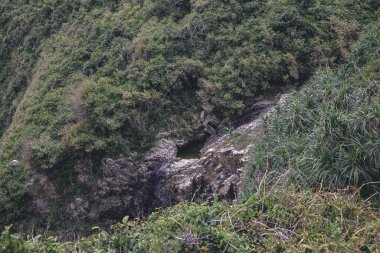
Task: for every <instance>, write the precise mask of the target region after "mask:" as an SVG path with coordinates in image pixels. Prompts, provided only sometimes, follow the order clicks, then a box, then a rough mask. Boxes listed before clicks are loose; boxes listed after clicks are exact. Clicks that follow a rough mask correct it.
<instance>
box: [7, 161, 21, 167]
mask: <svg viewBox="0 0 380 253" xmlns="http://www.w3.org/2000/svg"><path fill="white" fill-rule="evenodd" d="M9 166H11V167H12V168H16V167H17V166H20V162H19V161H18V160H13V161H12V162H10V163H9Z"/></svg>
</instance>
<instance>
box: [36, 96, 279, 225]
mask: <svg viewBox="0 0 380 253" xmlns="http://www.w3.org/2000/svg"><path fill="white" fill-rule="evenodd" d="M284 99H285V96H283V97H282V98H281V99H280V100H279V104H281V103H283V101H284ZM274 111H275V107H274V106H273V102H272V101H263V102H260V103H256V104H255V105H254V106H253V107H252V108H251V111H250V113H251V115H249V116H247V115H246V118H245V119H242V120H241V121H240V122H238V123H239V124H240V123H242V122H243V121H246V120H247V119H248V121H247V122H245V123H244V124H240V125H239V124H238V125H239V126H238V127H235V128H234V129H233V131H231V132H229V133H223V132H220V131H219V132H218V131H217V130H216V129H218V124H220V121H219V120H218V119H217V118H215V117H214V116H210V115H206V113H202V115H201V118H202V119H203V124H204V126H205V128H206V130H207V129H208V130H207V131H208V132H209V134H210V135H211V137H210V138H209V139H208V141H207V142H206V145H204V147H203V148H202V149H201V152H200V157H199V158H197V159H180V158H177V157H176V156H177V152H178V146H179V143H178V141H175V140H171V139H168V138H170V136H171V134H170V133H169V132H162V133H160V134H159V135H158V137H162V138H163V139H161V140H159V141H158V142H157V144H156V145H155V146H154V147H153V148H152V149H151V150H150V151H149V152H147V154H146V155H145V158H144V162H143V163H142V164H140V165H137V164H135V163H134V162H133V160H132V159H130V158H125V157H123V156H120V157H119V158H117V159H111V158H107V159H103V160H102V161H98V162H100V166H98V169H97V171H93V168H94V165H93V161H92V160H91V159H90V158H83V159H81V161H80V162H79V163H78V164H77V165H76V166H74V172H75V173H74V174H75V175H74V176H73V179H74V180H75V181H76V182H77V183H78V184H79V186H81V187H86V188H87V189H88V190H87V191H86V192H88V194H87V195H86V196H80V197H75V198H74V199H73V200H71V201H70V202H68V203H67V204H65V205H64V208H63V210H62V211H63V212H62V214H61V215H62V216H63V217H64V218H67V219H69V220H73V221H79V220H85V219H92V220H100V219H102V218H106V219H120V218H121V217H123V216H124V215H126V214H127V215H130V216H132V217H139V216H144V215H146V214H148V213H149V212H151V211H153V210H154V209H155V208H157V207H162V206H171V205H173V204H175V203H178V202H182V201H196V202H204V201H212V200H213V199H214V197H215V196H217V197H218V199H219V200H222V201H230V200H233V199H235V198H236V196H237V195H238V191H239V185H240V179H241V177H242V174H243V172H244V166H245V164H246V162H247V160H248V157H249V152H250V150H252V148H254V143H255V139H254V138H256V137H260V135H261V125H262V122H263V118H264V117H267V116H269V115H271V114H272V113H273V112H274ZM219 128H220V127H219ZM135 156H136V155H135ZM30 184H31V185H32V186H33V187H30V189H31V191H30V192H29V195H30V196H31V198H32V199H33V201H32V210H34V211H35V212H38V213H40V214H47V213H51V212H52V203H53V201H54V198H55V197H56V196H57V194H56V192H55V189H54V187H53V184H52V183H51V182H50V181H49V179H48V177H47V176H45V175H40V174H34V175H33V177H32V180H31V182H30Z"/></svg>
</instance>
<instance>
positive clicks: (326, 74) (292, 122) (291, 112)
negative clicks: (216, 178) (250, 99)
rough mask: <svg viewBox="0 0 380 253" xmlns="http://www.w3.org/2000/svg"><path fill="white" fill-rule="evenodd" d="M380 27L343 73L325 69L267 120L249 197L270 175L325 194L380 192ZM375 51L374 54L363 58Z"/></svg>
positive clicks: (248, 176)
mask: <svg viewBox="0 0 380 253" xmlns="http://www.w3.org/2000/svg"><path fill="white" fill-rule="evenodd" d="M379 39H380V28H379V25H377V26H375V27H373V28H372V29H371V30H370V31H369V32H368V35H367V36H365V37H364V38H363V39H362V41H360V43H359V44H358V46H357V47H356V49H355V50H354V51H353V54H352V56H351V57H350V58H349V60H348V62H347V64H346V65H345V66H343V67H341V68H340V69H339V70H331V69H330V68H324V69H321V70H320V71H319V72H318V73H316V75H315V76H314V77H313V78H312V80H311V81H310V82H309V83H308V84H307V85H306V86H305V87H304V88H303V89H302V90H301V91H300V92H298V93H296V94H295V95H293V96H291V97H290V98H288V99H287V103H286V104H285V105H284V106H283V107H281V108H278V109H277V111H276V113H275V114H274V115H273V116H271V117H269V118H268V119H266V121H265V124H264V132H265V138H264V139H263V140H262V141H261V143H260V144H259V145H258V147H257V148H256V149H255V152H254V153H253V154H252V159H251V161H250V164H249V166H248V168H247V173H246V178H245V187H244V189H243V195H247V196H249V195H250V193H251V192H254V191H255V190H256V189H257V187H258V186H259V183H260V180H261V177H262V175H263V174H265V173H266V172H270V173H271V175H276V174H277V175H278V174H284V173H286V175H287V177H286V180H284V183H289V182H292V183H294V184H296V185H298V186H299V187H308V188H315V187H318V186H319V185H320V184H321V183H322V184H323V187H324V188H325V189H332V188H335V189H337V188H338V189H339V188H344V187H346V186H356V187H359V186H361V185H363V184H365V186H364V187H363V193H365V194H367V195H368V194H373V193H379V189H380V188H379V187H380V184H379V181H380V176H379V170H380V123H379V122H380V82H379V79H378V75H379V69H378V68H377V67H375V66H376V65H374V64H375V63H376V62H377V60H378V58H379V57H380V40H379ZM363 51H364V52H370V53H363Z"/></svg>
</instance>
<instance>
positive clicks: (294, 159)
mask: <svg viewBox="0 0 380 253" xmlns="http://www.w3.org/2000/svg"><path fill="white" fill-rule="evenodd" d="M379 6H380V4H379V3H378V1H376V0H363V1H360V2H358V1H355V0H335V1H327V0H326V1H324V0H319V1H317V0H315V1H297V0H281V1H270V0H268V1H264V0H263V1H257V0H256V1H214V0H192V1H190V0H179V1H172V0H158V1H133V0H132V1H100V0H99V1H94V0H93V1H47V0H46V1H2V3H0V24H1V25H0V43H1V47H0V50H1V51H0V59H1V60H0V92H1V94H3V98H2V100H1V101H0V103H1V106H0V122H1V123H0V133H2V139H1V142H0V144H1V146H0V214H1V216H0V225H5V224H10V223H12V222H15V221H25V220H27V219H28V218H29V217H26V216H23V215H24V214H25V212H24V209H25V207H26V206H27V203H28V202H27V201H28V200H27V199H26V195H25V193H26V192H27V191H28V186H29V180H30V175H31V172H33V173H44V174H48V175H49V177H51V178H54V180H56V181H55V182H56V183H57V184H61V185H63V186H64V187H65V191H64V193H65V194H66V195H70V194H72V193H73V192H78V191H81V189H77V188H76V187H75V183H72V182H70V180H69V179H70V173H71V171H72V169H73V167H74V166H75V165H76V164H77V163H78V162H79V161H80V160H81V159H83V158H84V157H87V158H88V157H91V159H94V166H95V169H96V164H97V162H99V161H100V160H101V159H102V158H103V157H105V156H117V155H119V154H128V153H129V152H131V151H135V150H138V151H144V150H146V148H147V147H149V146H150V145H151V143H152V142H153V141H154V136H155V134H156V133H157V132H159V131H162V130H166V129H170V130H171V131H172V132H173V134H174V136H175V137H176V138H183V139H186V140H190V139H194V138H197V137H199V135H200V134H202V125H201V122H200V121H199V114H200V113H201V112H202V111H206V112H207V113H210V114H213V115H216V116H217V117H219V118H221V119H227V120H231V119H233V118H235V117H237V116H238V115H240V114H241V113H243V112H244V109H245V108H246V107H248V106H249V105H251V104H252V103H253V102H254V101H255V100H256V99H257V98H258V97H259V96H263V95H264V96H265V95H267V94H273V93H277V92H279V91H281V90H285V89H287V88H288V87H289V86H293V87H294V86H299V85H300V84H304V83H305V82H306V81H307V80H308V79H309V77H310V76H312V75H313V74H314V72H315V71H316V70H317V69H319V70H318V71H317V72H316V73H315V74H314V75H313V77H312V78H311V80H310V81H309V82H308V84H307V85H305V87H303V88H302V89H301V90H300V91H297V92H295V94H294V95H292V96H290V97H289V98H288V99H287V102H286V104H285V106H283V107H282V108H278V110H277V112H276V113H275V115H274V116H273V117H271V118H268V119H267V120H266V122H265V124H264V127H263V130H264V132H265V137H263V139H262V140H261V141H260V143H259V144H258V145H257V146H256V148H255V150H254V152H253V154H252V159H251V161H250V163H249V165H248V167H247V173H246V177H245V181H244V187H243V191H242V196H241V200H240V202H239V203H236V204H234V205H225V204H220V203H217V202H215V203H214V204H212V205H196V204H190V203H184V204H180V205H178V206H175V207H173V208H169V209H167V210H161V211H158V212H156V213H154V214H152V215H151V216H150V217H149V218H148V219H147V220H145V221H129V220H128V219H127V218H125V219H124V220H123V222H122V223H120V224H116V225H114V226H113V228H112V233H108V232H106V231H97V230H100V228H94V235H93V236H91V237H89V238H84V239H82V240H80V241H79V242H75V243H60V242H57V240H56V239H55V238H53V237H50V238H41V237H36V238H31V239H30V240H26V241H25V240H23V239H22V238H21V237H19V236H18V235H17V234H13V235H12V234H11V233H10V230H9V229H7V230H5V231H4V232H3V233H2V235H1V237H0V252H67V251H73V252H75V251H81V252H82V251H83V252H112V250H113V251H116V252H118V251H121V252H125V251H128V250H131V251H135V252H149V251H150V252H176V251H178V252H181V251H182V252H186V251H204V252H215V251H223V250H224V251H225V252H236V251H241V252H252V251H262V252H266V251H285V250H288V251H292V252H293V251H294V252H297V251H299V252H301V251H302V252H305V251H307V250H316V251H341V252H346V251H349V250H354V251H359V250H362V251H365V252H372V251H375V250H376V249H377V247H378V246H379V245H380V241H379V233H380V231H379V228H380V223H379V220H380V216H379V213H378V211H377V210H375V209H373V204H374V203H371V202H365V201H362V200H361V198H362V197H363V196H364V197H367V196H369V195H373V194H375V195H376V194H378V193H379V187H380V185H379V184H378V183H376V182H378V181H380V176H379V171H380V160H379V159H380V97H379V94H380V84H379V82H380V74H379V71H380V68H379V66H380V65H379V64H380V62H379V59H380V23H379V22H377V23H376V21H377V20H378V16H379ZM374 23H376V24H375V25H373V24H374ZM369 27H372V28H371V29H369ZM363 32H364V36H363ZM359 37H361V39H360V41H359V43H358V44H357V45H356V46H355V48H354V50H353V52H352V53H350V52H351V47H352V45H353V44H354V43H355V42H357V40H358V38H359ZM342 62H344V65H342V66H340V67H338V65H339V64H341V63H342ZM322 65H323V66H324V67H322V68H320V66H322ZM13 159H17V160H20V161H21V166H17V167H11V166H9V162H10V161H11V160H13ZM347 186H352V187H354V189H357V190H355V191H356V193H357V194H354V193H347V192H341V191H340V190H339V189H341V188H346V187H347ZM359 187H361V188H360V189H358V188H359ZM316 189H319V190H318V191H317V192H315V190H316ZM65 197H66V196H61V199H59V201H57V203H58V208H59V204H62V202H64V201H65ZM373 199H375V200H378V199H379V198H376V196H375V197H374V198H373ZM50 222H52V223H55V222H58V221H55V220H53V221H50Z"/></svg>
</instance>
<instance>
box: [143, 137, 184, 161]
mask: <svg viewBox="0 0 380 253" xmlns="http://www.w3.org/2000/svg"><path fill="white" fill-rule="evenodd" d="M176 155H177V145H176V144H175V142H174V141H173V140H168V139H162V140H160V141H159V142H158V143H157V144H156V145H155V146H154V147H153V148H152V149H151V150H150V151H149V152H148V154H147V155H146V156H145V161H158V162H165V161H171V160H174V158H175V157H176Z"/></svg>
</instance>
